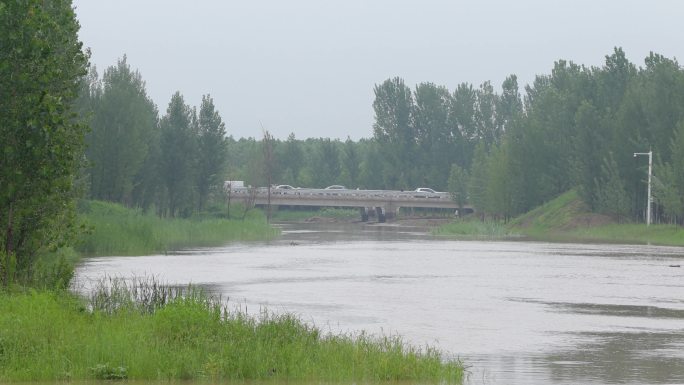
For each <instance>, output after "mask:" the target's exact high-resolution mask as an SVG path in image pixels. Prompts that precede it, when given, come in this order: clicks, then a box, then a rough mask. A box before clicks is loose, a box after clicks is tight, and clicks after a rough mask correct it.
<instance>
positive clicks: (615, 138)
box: [0, 0, 684, 285]
mask: <svg viewBox="0 0 684 385" xmlns="http://www.w3.org/2000/svg"><path fill="white" fill-rule="evenodd" d="M0 21H1V22H0V43H2V47H3V49H2V51H1V52H0V54H1V55H0V137H2V139H3V140H2V143H1V146H0V150H1V151H2V154H3V156H2V158H0V161H1V162H2V163H0V205H2V208H1V209H0V223H2V227H0V229H1V231H0V282H1V283H2V284H5V285H7V284H8V283H9V282H12V281H13V280H14V279H15V278H16V277H19V276H24V277H30V276H31V275H35V274H37V271H38V269H37V268H36V266H37V264H36V263H37V261H38V260H39V259H40V256H41V255H45V254H49V253H54V252H56V251H58V250H60V249H62V248H63V247H64V246H68V245H69V244H71V242H72V240H73V236H74V235H75V234H76V233H77V232H78V231H79V230H78V228H77V226H76V221H75V220H74V214H75V210H74V209H75V200H76V198H77V197H80V196H85V197H87V198H91V199H101V200H107V201H114V202H120V203H122V204H125V205H128V206H132V207H140V208H143V209H146V210H154V211H155V212H156V213H157V214H158V215H160V216H166V217H176V216H190V215H193V214H195V213H197V212H202V211H204V210H207V209H208V207H209V206H211V205H214V204H216V203H218V202H222V201H223V199H224V197H225V193H224V191H223V181H225V180H244V181H245V182H246V183H247V184H250V185H253V186H264V185H269V184H291V185H294V186H301V187H324V186H326V185H330V184H343V185H346V186H347V187H349V188H364V189H396V190H400V189H414V188H416V187H419V186H424V187H432V188H435V189H437V190H448V191H450V192H451V194H452V197H453V198H454V200H456V201H457V202H459V203H460V204H470V205H472V206H474V207H475V209H476V210H477V211H478V212H479V213H480V214H482V215H485V216H492V217H498V218H510V217H512V216H515V215H517V214H520V213H523V212H525V211H528V210H529V209H531V208H533V207H535V206H538V205H539V204H542V203H544V202H546V201H548V200H550V199H553V198H554V197H556V196H558V195H559V194H561V193H563V192H565V191H567V190H569V189H576V190H577V191H578V193H579V195H580V196H581V197H582V198H583V200H584V201H585V202H586V204H587V205H588V207H590V208H591V209H592V210H593V211H595V212H600V213H605V214H608V215H611V216H613V217H615V218H617V219H620V220H643V219H644V215H645V212H646V183H645V181H646V179H647V172H646V169H647V161H646V160H645V159H644V158H642V157H635V156H634V153H637V152H648V151H653V153H654V163H655V167H654V177H653V195H654V212H655V214H656V219H657V220H659V221H661V222H670V223H680V224H681V223H682V221H683V220H684V173H683V172H682V170H683V169H684V72H683V71H682V68H681V67H680V65H679V63H678V62H677V61H676V60H675V59H669V58H666V57H664V56H662V55H659V54H655V53H651V54H650V55H649V56H648V57H647V58H645V60H644V63H643V65H641V66H636V65H635V64H633V63H630V62H629V61H628V60H627V59H626V57H625V53H624V52H623V51H622V49H620V48H616V49H615V50H614V51H613V52H612V53H611V54H609V55H607V56H606V57H605V62H604V64H603V65H601V66H598V67H586V66H583V65H578V64H575V63H572V62H569V61H565V60H559V61H557V62H556V63H554V66H553V68H552V70H551V73H550V74H547V75H538V76H537V77H536V78H535V80H534V82H533V83H532V84H530V85H528V86H526V87H525V89H524V94H523V95H521V92H520V90H519V86H518V83H517V79H516V77H515V76H514V75H511V76H509V77H508V78H506V80H505V81H504V82H503V84H502V85H501V90H500V91H498V92H497V91H495V90H494V87H493V86H492V84H491V83H490V82H484V83H483V84H481V85H480V86H478V87H475V86H473V85H471V84H468V83H461V84H457V85H456V86H455V87H454V88H453V89H452V90H450V89H449V88H447V87H445V86H440V85H436V84H434V83H429V82H427V83H421V84H418V85H417V86H415V87H414V88H410V87H408V86H407V85H406V84H405V82H404V81H403V80H402V79H401V78H390V79H387V80H386V81H384V82H382V83H380V84H377V85H376V86H375V88H374V92H375V100H374V102H373V105H372V108H373V110H374V113H375V116H374V123H373V127H372V131H371V132H372V135H371V136H370V137H369V138H368V139H361V140H358V141H353V140H351V139H349V138H347V139H346V140H339V139H330V138H307V139H298V138H296V137H295V135H294V134H291V135H290V136H289V137H288V138H287V139H286V140H279V139H275V138H273V137H272V136H271V135H270V133H269V132H268V131H265V132H264V133H263V138H239V139H235V138H233V137H232V136H230V135H229V133H228V131H227V129H226V124H225V123H224V121H223V119H222V117H221V115H220V114H219V112H218V111H217V110H216V108H215V105H214V102H213V99H212V98H211V96H210V95H204V96H203V97H202V100H201V102H200V105H199V107H193V106H190V105H189V104H187V103H186V101H185V99H184V98H183V96H182V95H181V94H180V93H179V92H177V93H175V94H174V95H172V96H171V99H170V101H169V103H168V105H167V107H166V110H165V112H164V113H163V114H160V112H159V110H158V109H157V106H156V105H155V104H154V103H153V101H152V100H151V99H150V98H149V96H148V95H147V92H146V89H145V83H144V81H143V79H142V76H141V74H140V73H139V72H138V71H137V70H133V69H132V68H131V67H130V65H129V64H128V63H127V59H126V57H123V58H122V59H121V60H119V61H118V62H117V63H116V64H115V65H113V66H111V67H109V68H107V69H106V70H105V71H104V73H103V75H102V77H100V76H99V75H98V73H97V71H96V70H95V68H90V70H89V71H88V52H87V51H84V50H83V49H82V45H81V43H80V42H79V41H78V37H77V32H78V28H79V26H78V23H77V21H76V19H75V15H74V13H73V8H72V5H71V2H70V1H68V0H61V1H53V2H49V3H46V2H41V1H37V0H24V1H19V2H9V3H2V4H0ZM53 268H54V269H57V270H59V269H62V267H60V265H56V266H53ZM67 273H68V271H67ZM55 274H56V275H59V274H60V273H59V272H56V273H55Z"/></svg>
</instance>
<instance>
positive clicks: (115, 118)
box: [86, 56, 159, 205]
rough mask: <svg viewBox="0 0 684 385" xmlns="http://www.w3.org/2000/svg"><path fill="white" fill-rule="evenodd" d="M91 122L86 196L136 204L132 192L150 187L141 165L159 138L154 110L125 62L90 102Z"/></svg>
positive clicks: (149, 158) (107, 77)
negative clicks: (144, 186) (91, 108)
mask: <svg viewBox="0 0 684 385" xmlns="http://www.w3.org/2000/svg"><path fill="white" fill-rule="evenodd" d="M90 122H91V132H90V133H89V134H88V135H87V136H86V142H87V144H88V149H87V152H86V155H87V157H88V161H89V166H90V167H89V169H88V174H89V181H90V183H89V185H90V196H91V197H92V198H94V199H101V200H108V201H114V202H120V203H125V204H128V205H132V204H136V203H140V202H134V199H133V190H134V189H135V188H136V187H138V188H141V187H142V186H141V185H148V184H149V182H150V180H149V177H150V175H149V174H147V173H144V172H143V171H144V166H145V164H146V162H147V163H148V165H149V163H151V162H152V156H151V155H152V154H153V153H154V151H151V150H150V149H151V147H154V146H156V145H157V141H158V138H159V134H158V122H157V107H156V106H155V104H154V102H152V100H151V99H150V98H149V96H148V95H147V92H146V90H145V82H144V81H143V80H142V76H141V75H140V73H139V72H138V71H133V70H132V69H131V67H130V65H129V64H128V63H127V61H126V56H124V57H123V59H120V60H119V61H118V62H117V64H116V65H115V66H111V67H109V68H107V69H106V70H105V72H104V75H103V77H102V86H101V92H100V93H99V95H97V94H96V95H94V97H93V110H92V119H91V120H90ZM148 188H149V187H148Z"/></svg>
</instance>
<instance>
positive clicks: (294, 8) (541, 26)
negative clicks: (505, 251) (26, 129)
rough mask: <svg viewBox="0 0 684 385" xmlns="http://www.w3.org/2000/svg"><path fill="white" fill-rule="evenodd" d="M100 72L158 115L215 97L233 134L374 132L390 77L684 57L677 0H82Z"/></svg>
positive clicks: (80, 11) (419, 78)
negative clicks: (122, 74)
mask: <svg viewBox="0 0 684 385" xmlns="http://www.w3.org/2000/svg"><path fill="white" fill-rule="evenodd" d="M74 5H75V7H76V13H77V15H78V19H79V21H80V23H81V32H80V36H81V40H82V41H83V42H84V44H85V46H87V47H90V48H91V49H92V53H93V56H92V60H91V61H92V63H93V64H95V65H96V66H97V68H98V71H99V72H100V75H101V74H102V72H103V71H104V69H105V68H106V67H108V66H111V65H113V64H115V63H116V60H117V58H120V57H122V56H123V55H124V54H126V55H127V56H128V63H129V64H130V65H131V66H132V67H133V68H136V69H138V70H139V71H140V72H141V74H142V77H143V79H144V80H145V81H146V84H147V92H148V94H149V95H150V96H151V97H152V99H153V100H154V101H155V103H156V104H157V105H158V107H159V110H160V112H161V113H162V114H163V113H165V111H166V107H167V105H168V102H169V100H170V98H171V95H172V94H173V93H174V92H175V91H180V92H181V93H182V94H183V96H184V97H185V101H186V103H188V104H190V105H193V106H198V105H199V104H200V102H201V96H202V95H203V94H207V93H209V94H211V96H212V97H213V98H214V103H215V104H216V107H217V109H218V110H219V112H220V114H221V116H222V117H223V120H224V121H225V122H226V126H227V128H228V132H229V134H231V135H233V136H234V137H235V138H239V137H248V136H253V137H257V138H258V137H261V135H262V125H263V127H264V128H265V129H267V130H269V131H270V132H271V133H272V134H273V135H274V136H276V137H277V138H281V139H284V138H286V137H287V136H288V135H289V134H290V133H291V132H294V134H295V136H296V137H297V138H299V139H304V138H308V137H331V138H340V139H345V138H346V137H347V136H350V137H351V138H352V139H354V140H356V139H359V138H363V137H366V138H367V137H371V136H372V124H373V108H372V103H373V98H374V96H373V86H374V85H375V84H378V83H381V82H382V81H384V80H385V79H387V78H389V77H395V76H399V77H402V78H404V80H405V81H406V82H407V84H408V85H409V86H410V87H412V88H413V87H414V86H415V85H416V84H417V83H420V82H433V83H436V84H438V85H444V86H447V87H448V88H449V89H450V90H452V91H453V89H454V88H455V86H456V85H457V84H459V83H462V82H468V83H472V84H474V85H475V86H478V85H480V84H481V83H482V82H484V81H486V80H491V81H492V83H493V85H494V87H495V89H496V90H497V92H498V91H499V90H500V85H501V82H502V81H503V80H504V79H505V78H506V76H508V75H510V74H516V75H518V79H519V84H520V86H521V91H522V87H523V86H524V85H525V84H528V83H530V82H532V81H533V79H534V76H535V75H536V74H548V73H549V72H550V71H551V68H552V66H553V62H554V61H556V60H558V59H567V60H572V61H574V62H575V63H578V64H585V65H589V66H598V65H601V64H602V63H603V61H604V57H605V55H607V54H610V53H611V52H612V50H613V47H615V46H620V47H623V49H624V50H625V52H626V54H627V56H628V58H629V60H630V61H632V62H634V63H636V64H637V65H642V64H643V59H644V58H645V57H646V56H647V55H648V53H649V51H654V52H657V53H660V54H662V55H665V56H667V57H670V58H672V57H676V58H678V59H681V58H682V57H684V29H682V26H681V20H682V17H684V2H682V1H677V0H667V1H666V0H643V1H634V0H573V1H551V0H514V1H511V0H489V1H475V0H473V1H437V0H422V1H405V0H330V1H326V0H288V1H283V0H242V1H229V0H225V1H224V0H194V1H188V0H74Z"/></svg>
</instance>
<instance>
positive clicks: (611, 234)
mask: <svg viewBox="0 0 684 385" xmlns="http://www.w3.org/2000/svg"><path fill="white" fill-rule="evenodd" d="M570 235H571V236H572V237H574V238H576V239H581V240H587V241H601V242H616V243H643V244H649V243H650V244H655V245H670V246H684V228H682V227H681V226H678V225H651V226H649V227H646V225H645V224H643V223H631V224H610V225H604V226H595V227H589V228H577V229H574V230H573V231H572V232H571V233H570Z"/></svg>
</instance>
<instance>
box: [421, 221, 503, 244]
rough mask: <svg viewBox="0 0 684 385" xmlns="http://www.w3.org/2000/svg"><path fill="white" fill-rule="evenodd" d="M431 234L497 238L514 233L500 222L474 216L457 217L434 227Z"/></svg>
mask: <svg viewBox="0 0 684 385" xmlns="http://www.w3.org/2000/svg"><path fill="white" fill-rule="evenodd" d="M432 234H434V235H439V236H448V237H455V238H485V239H497V238H505V237H510V236H513V235H514V234H513V233H512V232H511V231H510V230H509V229H508V228H507V227H506V225H505V224H503V223H502V222H497V221H493V220H486V221H481V220H479V219H476V218H468V219H457V220H455V221H453V222H451V223H447V224H445V225H442V226H439V227H436V228H434V229H433V230H432Z"/></svg>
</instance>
